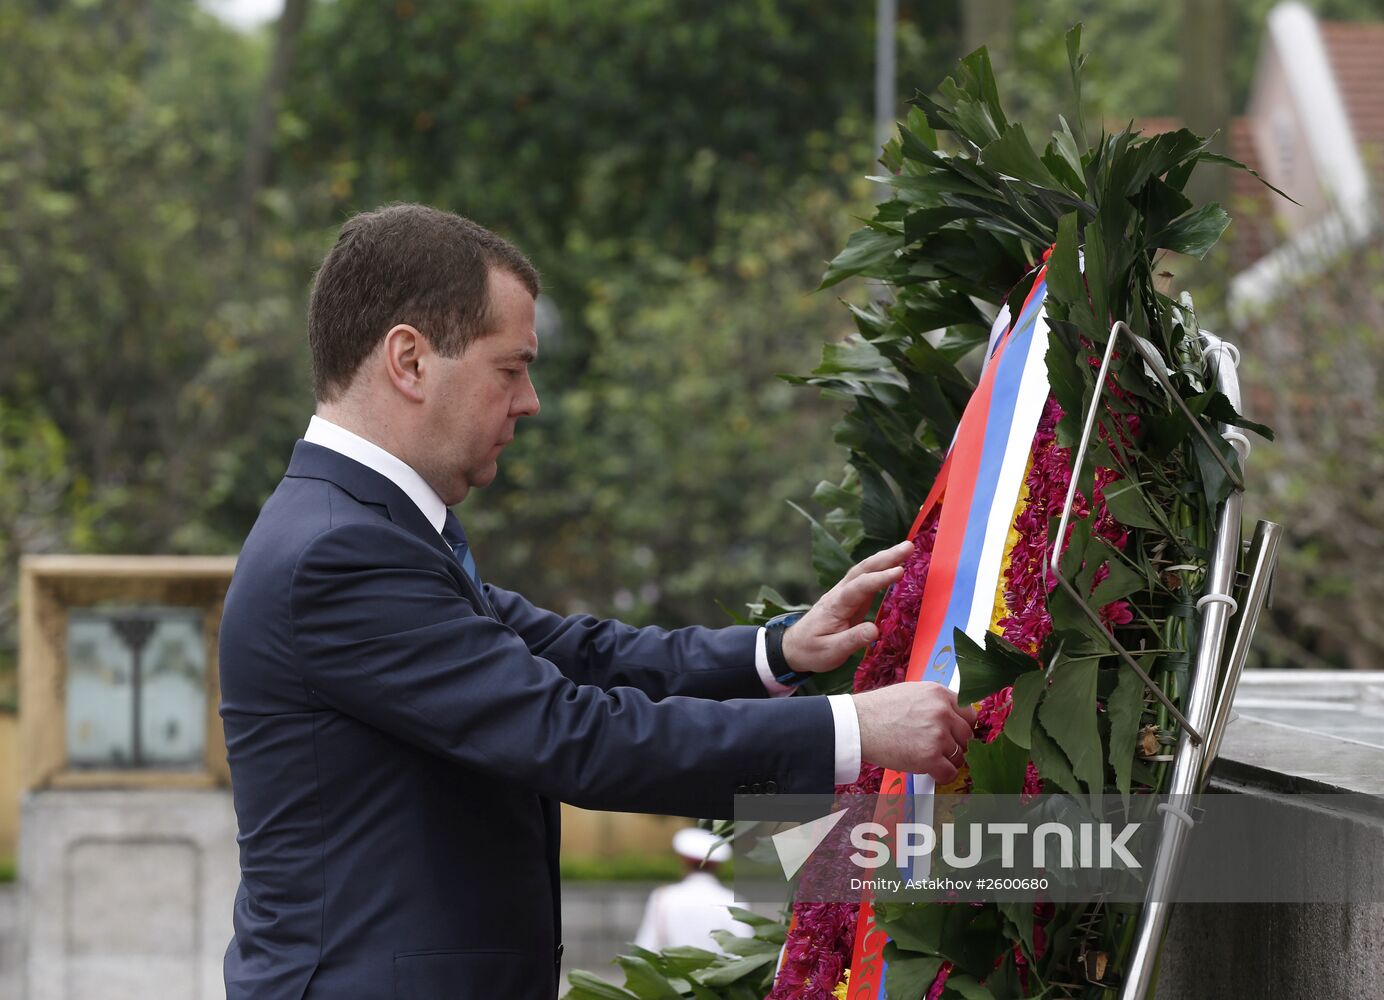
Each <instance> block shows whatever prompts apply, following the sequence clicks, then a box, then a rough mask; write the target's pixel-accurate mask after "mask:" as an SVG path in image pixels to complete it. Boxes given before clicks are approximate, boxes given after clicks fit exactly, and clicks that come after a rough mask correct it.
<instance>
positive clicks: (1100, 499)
mask: <svg viewBox="0 0 1384 1000" xmlns="http://www.w3.org/2000/svg"><path fill="white" fill-rule="evenodd" d="M1061 419H1062V407H1061V406H1059V405H1058V403H1057V400H1055V399H1049V400H1048V402H1047V405H1046V407H1045V408H1044V410H1043V416H1042V418H1041V419H1040V420H1039V422H1038V431H1037V433H1036V434H1035V435H1034V439H1033V452H1032V458H1031V465H1030V467H1029V472H1028V478H1027V480H1026V484H1025V485H1026V486H1027V488H1028V502H1027V503H1026V504H1025V505H1024V508H1023V510H1022V511H1020V512H1019V516H1018V517H1017V518H1016V519H1015V522H1014V527H1015V529H1016V530H1017V531H1018V535H1019V538H1018V541H1017V542H1016V543H1015V545H1014V551H1013V554H1012V555H1011V557H1010V561H1009V565H1008V566H1007V567H1006V569H1005V572H1004V579H1005V591H1004V606H1005V610H1006V612H1007V614H1005V616H1004V617H1003V618H1001V619H1000V620H999V621H998V622H997V623H996V624H998V625H999V627H1000V630H1001V634H1002V635H1003V636H1004V638H1005V639H1007V640H1008V641H1009V642H1010V643H1012V644H1013V645H1014V646H1016V647H1017V648H1019V649H1021V650H1023V651H1024V652H1026V653H1028V654H1029V655H1030V656H1032V657H1034V659H1035V660H1036V659H1037V656H1038V651H1039V650H1040V649H1041V648H1042V646H1043V643H1044V641H1045V640H1046V639H1047V637H1048V636H1049V635H1051V634H1052V615H1051V614H1049V613H1048V595H1049V594H1050V593H1051V592H1052V590H1053V588H1054V587H1055V586H1057V581H1055V580H1053V579H1051V578H1050V576H1049V573H1048V560H1049V557H1050V553H1049V550H1048V525H1049V523H1050V521H1051V519H1052V518H1054V517H1056V516H1057V514H1058V513H1059V512H1060V511H1061V509H1062V505H1063V503H1065V502H1066V499H1067V487H1068V486H1069V485H1070V484H1071V477H1072V470H1071V453H1070V451H1069V449H1067V448H1063V447H1060V446H1059V445H1058V444H1057V422H1058V421H1059V420H1061ZM1126 431H1128V432H1129V433H1137V432H1138V417H1137V416H1133V415H1131V416H1129V417H1128V418H1126V421H1125V427H1124V428H1121V429H1120V431H1119V434H1120V438H1121V442H1120V443H1121V444H1127V443H1128V439H1127V438H1126V436H1125V433H1126ZM1118 478H1119V473H1118V472H1116V471H1115V470H1113V469H1105V468H1100V469H1097V470H1096V475H1095V488H1094V489H1093V490H1092V494H1093V498H1094V513H1095V522H1094V524H1093V525H1092V534H1093V535H1095V536H1096V537H1098V538H1101V539H1103V540H1104V541H1105V542H1106V543H1107V544H1109V545H1110V546H1111V547H1112V548H1116V549H1120V550H1123V549H1124V547H1125V545H1126V544H1128V542H1129V532H1128V531H1127V530H1126V529H1125V527H1124V526H1123V525H1122V524H1120V523H1119V522H1118V521H1116V520H1115V518H1114V515H1112V514H1111V513H1110V509H1109V507H1107V506H1106V503H1105V488H1106V487H1107V486H1109V485H1110V484H1111V483H1112V482H1114V481H1115V480H1117V479H1118ZM1092 506H1093V505H1092V503H1091V501H1088V500H1087V499H1086V497H1085V496H1083V495H1082V494H1081V493H1080V492H1078V493H1077V494H1076V497H1075V499H1074V500H1073V503H1072V515H1073V518H1074V519H1075V520H1082V519H1084V518H1087V517H1090V516H1091V514H1092ZM1074 524H1075V521H1074V522H1073V524H1070V525H1068V528H1067V537H1066V538H1064V539H1062V546H1063V549H1064V550H1065V549H1066V546H1067V543H1068V542H1069V541H1070V540H1071V531H1072V528H1073V527H1074ZM1109 575H1110V567H1109V565H1108V564H1102V565H1101V566H1100V567H1099V568H1098V569H1097V570H1096V573H1095V577H1094V581H1093V587H1094V586H1096V585H1099V584H1100V582H1101V581H1102V580H1104V579H1105V578H1106V577H1107V576H1109ZM1099 613H1100V616H1101V620H1102V621H1104V622H1106V623H1107V624H1108V625H1110V626H1111V627H1112V628H1113V627H1117V626H1120V625H1128V624H1129V623H1130V622H1131V621H1133V620H1134V613H1133V611H1132V610H1131V609H1130V606H1129V602H1128V601H1124V600H1119V601H1112V602H1110V603H1109V604H1106V605H1104V606H1103V607H1101V608H1100V609H1099ZM1012 693H1013V692H1012V689H1011V688H1004V689H1002V690H1000V691H997V692H995V693H994V694H993V695H991V696H990V697H989V698H986V699H985V700H984V701H983V702H982V703H981V707H980V710H979V711H978V712H977V719H976V722H977V725H976V728H977V730H978V731H979V732H980V733H981V734H982V738H983V739H985V741H986V742H987V743H988V742H993V741H994V740H995V739H996V738H997V737H998V736H999V734H1000V732H1001V731H1002V730H1003V729H1004V723H1005V721H1006V720H1007V719H1008V718H1009V711H1010V709H1011V707H1012ZM1036 781H1037V772H1036V771H1034V770H1033V766H1032V764H1030V765H1029V780H1028V781H1026V782H1025V791H1028V790H1029V789H1028V787H1027V786H1028V785H1029V784H1035V783H1036ZM1033 790H1034V791H1036V790H1037V787H1035V788H1034V789H1033Z"/></svg>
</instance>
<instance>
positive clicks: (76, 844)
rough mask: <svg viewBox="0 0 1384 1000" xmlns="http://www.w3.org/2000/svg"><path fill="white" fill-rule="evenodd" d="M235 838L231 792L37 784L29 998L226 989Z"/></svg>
mask: <svg viewBox="0 0 1384 1000" xmlns="http://www.w3.org/2000/svg"><path fill="white" fill-rule="evenodd" d="M235 838H236V822H235V812H234V810H233V808H232V806H231V796H230V793H229V792H227V791H156V790H150V789H139V790H128V791H40V792H31V793H29V794H28V795H27V796H26V797H25V799H24V819H23V825H22V834H21V838H20V855H19V857H20V860H19V872H20V889H21V897H22V903H21V910H22V925H23V927H24V929H25V932H26V938H27V940H26V942H25V948H24V958H23V973H22V975H21V980H22V984H23V988H24V992H23V993H22V994H21V996H22V998H23V1000H127V998H128V1000H213V998H219V997H224V996H225V988H224V986H223V982H222V974H221V959H222V955H223V954H224V953H225V950H226V945H227V943H228V942H229V941H230V938H231V907H232V903H233V901H234V899H235V893H236V889H237V886H238V884H239V877H240V870H239V865H238V854H237V848H236V839H235Z"/></svg>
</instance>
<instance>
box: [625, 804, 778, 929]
mask: <svg viewBox="0 0 1384 1000" xmlns="http://www.w3.org/2000/svg"><path fill="white" fill-rule="evenodd" d="M716 839H717V838H716V836H715V834H713V833H712V832H711V831H710V830H703V829H701V828H700V827H695V826H694V827H688V828H687V829H684V830H679V831H678V832H677V833H676V834H674V835H673V850H674V851H676V852H677V853H678V855H679V857H681V858H682V863H683V865H684V866H685V867H686V869H687V874H686V875H685V876H684V877H683V880H682V881H681V882H677V883H675V884H673V885H664V886H659V887H658V888H657V889H655V890H654V891H653V892H652V893H650V894H649V902H648V905H647V906H645V907H644V920H643V921H642V922H641V923H640V925H639V933H638V934H636V935H635V937H634V943H635V944H637V945H639V947H641V948H647V949H649V950H650V951H662V950H663V949H664V948H672V947H676V946H679V945H683V946H688V947H692V948H705V949H706V950H707V951H720V950H721V949H720V947H719V946H718V945H717V944H716V941H715V939H714V938H713V937H712V936H711V933H712V931H731V932H733V933H734V934H736V935H738V936H740V937H749V936H750V933H751V931H750V928H749V927H748V926H746V925H745V924H742V923H740V922H739V921H738V920H735V919H733V918H732V917H731V915H730V911H729V910H728V909H727V907H729V906H733V905H735V893H733V892H731V890H730V889H729V888H727V887H726V886H724V885H722V884H721V882H720V880H719V879H717V878H716V869H717V868H719V867H720V865H721V863H722V862H723V861H725V860H726V859H728V858H729V857H730V846H729V845H727V844H721V845H719V846H717V847H715V848H713V847H712V845H713V844H715V843H716Z"/></svg>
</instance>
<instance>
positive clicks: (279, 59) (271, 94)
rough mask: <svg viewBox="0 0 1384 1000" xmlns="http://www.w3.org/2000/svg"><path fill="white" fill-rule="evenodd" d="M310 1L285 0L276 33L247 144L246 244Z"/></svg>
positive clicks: (243, 209)
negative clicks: (281, 101)
mask: <svg viewBox="0 0 1384 1000" xmlns="http://www.w3.org/2000/svg"><path fill="white" fill-rule="evenodd" d="M308 3H309V0H284V9H283V12H282V13H280V15H279V20H278V23H277V26H276V27H275V29H274V55H273V57H272V59H271V60H270V63H269V72H268V73H267V74H265V78H264V89H263V90H262V91H261V93H260V101H259V108H258V110H257V111H256V112H255V117H254V120H253V121H252V122H251V124H250V136H249V139H248V140H247V141H246V144H245V173H244V179H243V181H242V185H241V210H240V218H241V232H242V234H243V235H244V238H245V240H246V241H247V242H249V240H250V239H251V238H252V236H253V234H254V229H255V202H256V198H257V197H258V196H259V192H260V189H261V188H263V187H264V185H265V184H266V183H268V181H269V171H270V168H271V166H272V162H273V147H274V123H275V119H276V118H277V117H278V113H279V101H280V99H281V97H282V96H283V92H284V88H285V87H286V86H287V84H288V79H289V74H290V73H292V71H293V57H294V55H295V53H296V51H297V47H298V35H299V33H300V32H301V31H302V30H303V22H304V21H306V20H307V16H308Z"/></svg>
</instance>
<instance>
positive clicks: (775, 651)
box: [764, 611, 812, 687]
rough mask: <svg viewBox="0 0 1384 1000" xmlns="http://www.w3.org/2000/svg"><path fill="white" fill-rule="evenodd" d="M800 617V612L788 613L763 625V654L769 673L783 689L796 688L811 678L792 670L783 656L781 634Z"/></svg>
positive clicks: (808, 674)
mask: <svg viewBox="0 0 1384 1000" xmlns="http://www.w3.org/2000/svg"><path fill="white" fill-rule="evenodd" d="M802 616H803V612H801V611H790V612H789V613H788V614H784V615H778V616H777V617H774V618H770V619H769V620H768V621H767V622H765V623H764V653H765V656H766V657H767V658H768V660H769V673H771V674H773V675H774V680H776V681H778V682H779V683H780V684H782V685H783V686H784V687H797V686H798V685H799V684H801V683H802V682H803V681H805V680H807V679H808V678H809V677H811V676H812V674H810V673H806V672H804V671H802V670H794V669H793V668H792V667H790V666H789V665H788V659H787V657H785V656H784V655H783V633H785V632H787V631H788V626H789V625H792V624H793V623H794V622H795V621H797V620H798V619H799V618H801V617H802Z"/></svg>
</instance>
